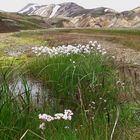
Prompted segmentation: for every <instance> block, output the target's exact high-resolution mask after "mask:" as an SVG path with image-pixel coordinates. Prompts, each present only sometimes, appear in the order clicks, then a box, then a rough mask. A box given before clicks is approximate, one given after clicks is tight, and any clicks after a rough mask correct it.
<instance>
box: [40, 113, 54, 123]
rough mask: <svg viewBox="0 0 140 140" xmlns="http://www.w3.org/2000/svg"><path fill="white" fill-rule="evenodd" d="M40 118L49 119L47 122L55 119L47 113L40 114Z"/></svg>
mask: <svg viewBox="0 0 140 140" xmlns="http://www.w3.org/2000/svg"><path fill="white" fill-rule="evenodd" d="M39 119H40V120H42V121H47V122H51V121H53V120H54V117H52V116H50V115H47V114H42V115H41V114H39Z"/></svg>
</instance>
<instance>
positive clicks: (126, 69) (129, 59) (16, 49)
mask: <svg viewBox="0 0 140 140" xmlns="http://www.w3.org/2000/svg"><path fill="white" fill-rule="evenodd" d="M90 40H92V41H95V40H97V41H98V42H99V43H100V44H101V45H102V46H103V48H105V49H106V50H107V52H108V53H109V54H111V55H112V56H114V58H115V63H116V64H117V66H119V68H120V70H121V73H122V72H123V76H122V77H123V78H124V79H125V78H128V77H131V78H132V79H133V80H132V81H133V84H134V85H135V86H136V87H137V91H138V92H139V88H138V87H139V84H140V30H98V29H49V30H35V31H22V32H17V33H9V34H0V50H1V51H0V55H1V56H2V57H3V56H5V57H7V56H12V57H15V56H25V57H26V56H27V57H30V56H32V54H31V47H34V46H41V45H43V46H45V45H47V46H49V47H54V46H55V47H56V46H58V45H63V44H65V45H66V44H78V43H87V42H89V41H90ZM2 59H3V58H2Z"/></svg>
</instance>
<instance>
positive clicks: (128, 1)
mask: <svg viewBox="0 0 140 140" xmlns="http://www.w3.org/2000/svg"><path fill="white" fill-rule="evenodd" d="M1 1H2V0H1ZM69 1H71V2H72V1H73V2H75V3H77V4H80V5H81V6H83V7H85V8H95V7H108V8H113V9H115V10H117V11H124V10H130V9H133V8H135V7H138V6H140V0H4V1H2V2H1V3H0V10H5V11H18V10H20V9H21V8H23V7H24V6H25V5H26V4H28V3H38V4H46V5H47V4H50V3H63V2H69Z"/></svg>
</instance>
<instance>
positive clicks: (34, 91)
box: [10, 79, 48, 104]
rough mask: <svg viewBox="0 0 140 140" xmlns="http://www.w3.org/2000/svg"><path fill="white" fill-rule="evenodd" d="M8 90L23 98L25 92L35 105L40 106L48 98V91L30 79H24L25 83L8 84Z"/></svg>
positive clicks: (19, 81) (20, 81)
mask: <svg viewBox="0 0 140 140" xmlns="http://www.w3.org/2000/svg"><path fill="white" fill-rule="evenodd" d="M10 90H11V92H12V93H14V94H15V95H21V96H23V97H24V95H25V91H27V92H29V93H30V94H31V97H32V100H33V102H34V103H35V104H42V103H43V101H44V99H46V98H47V96H48V89H46V88H45V87H44V86H42V84H41V83H40V82H38V81H36V80H30V79H26V83H24V82H23V81H22V80H18V81H16V82H15V83H14V84H10Z"/></svg>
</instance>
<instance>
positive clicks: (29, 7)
mask: <svg viewBox="0 0 140 140" xmlns="http://www.w3.org/2000/svg"><path fill="white" fill-rule="evenodd" d="M38 6H39V5H38V4H28V5H27V6H26V7H25V8H23V9H22V10H20V11H19V13H21V14H22V13H28V12H29V15H31V14H32V12H34V11H35V10H36V9H37V7H38Z"/></svg>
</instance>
